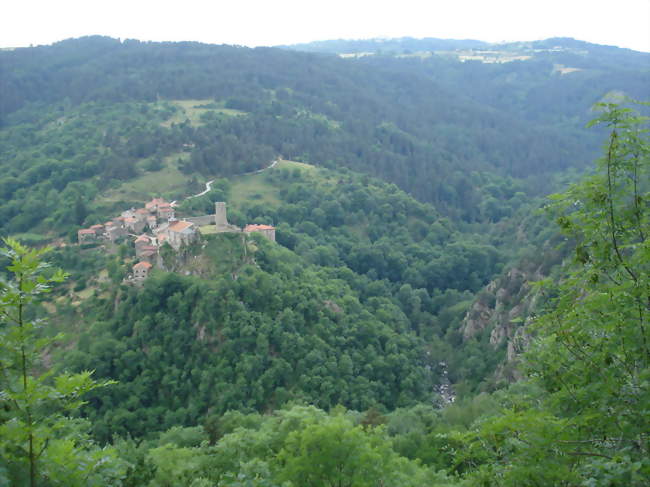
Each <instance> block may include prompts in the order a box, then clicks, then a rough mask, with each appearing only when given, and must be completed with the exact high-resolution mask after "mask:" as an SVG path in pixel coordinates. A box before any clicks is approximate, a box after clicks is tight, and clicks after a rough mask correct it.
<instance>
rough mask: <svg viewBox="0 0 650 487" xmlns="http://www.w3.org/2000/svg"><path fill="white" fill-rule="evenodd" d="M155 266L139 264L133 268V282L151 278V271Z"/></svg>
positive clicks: (145, 263) (143, 262)
mask: <svg viewBox="0 0 650 487" xmlns="http://www.w3.org/2000/svg"><path fill="white" fill-rule="evenodd" d="M152 267H153V266H152V265H151V263H149V262H145V261H142V262H138V263H137V264H135V265H134V266H133V280H134V281H143V280H144V279H146V278H147V277H149V271H151V268H152Z"/></svg>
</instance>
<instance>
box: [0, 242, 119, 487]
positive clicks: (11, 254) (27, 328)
mask: <svg viewBox="0 0 650 487" xmlns="http://www.w3.org/2000/svg"><path fill="white" fill-rule="evenodd" d="M5 243H6V244H7V246H8V248H6V249H2V255H3V256H4V257H7V258H8V259H9V260H10V262H11V263H10V265H9V266H8V267H7V270H8V271H9V272H10V273H11V274H12V278H11V279H8V280H4V279H3V280H2V281H0V374H1V375H0V485H7V484H9V485H30V486H32V487H33V486H35V485H52V486H54V485H61V486H82V485H84V486H86V485H88V486H90V485H97V486H99V485H106V483H107V482H109V483H110V482H111V481H112V480H115V479H117V478H119V477H121V475H122V474H123V470H124V469H123V468H122V462H119V461H117V459H116V458H115V455H114V450H113V449H112V448H100V447H98V446H96V445H95V444H94V443H93V442H92V441H91V439H90V437H89V435H88V426H89V425H88V424H87V423H86V422H84V421H79V420H74V419H71V417H70V415H71V414H72V413H73V412H74V411H76V410H78V409H79V408H80V407H81V405H82V404H83V399H82V396H83V395H84V394H85V393H87V392H89V391H91V390H92V389H95V388H97V387H100V386H103V385H106V384H107V382H104V383H97V382H95V381H94V380H93V379H92V378H91V372H88V371H85V372H81V373H78V374H61V375H56V376H55V375H53V374H52V372H45V373H40V374H39V373H38V372H39V371H40V370H42V369H41V364H40V362H41V359H42V357H43V355H44V354H45V352H46V350H47V347H48V346H49V345H51V344H52V342H53V339H47V338H41V333H40V330H39V329H40V328H41V327H42V325H43V323H42V322H40V321H39V320H35V319H31V314H30V311H31V310H30V305H31V304H32V303H33V302H34V301H35V300H36V299H38V297H39V296H40V295H42V294H43V293H46V292H48V291H49V290H50V286H51V285H52V284H54V283H57V282H60V281H62V280H63V279H64V277H65V275H64V274H63V273H62V272H61V271H51V269H49V268H48V266H47V265H46V264H44V263H43V262H41V256H42V255H43V254H44V253H45V251H46V250H47V249H45V250H32V249H28V248H26V247H24V246H22V245H20V244H19V243H18V242H16V241H14V240H11V239H8V240H7V241H6V242H5ZM57 338H58V337H57Z"/></svg>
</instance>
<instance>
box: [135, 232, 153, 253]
mask: <svg viewBox="0 0 650 487" xmlns="http://www.w3.org/2000/svg"><path fill="white" fill-rule="evenodd" d="M150 245H151V238H150V237H148V236H147V235H144V234H143V235H140V236H139V237H138V238H136V239H135V255H136V257H139V253H140V252H142V249H143V248H144V247H147V246H150Z"/></svg>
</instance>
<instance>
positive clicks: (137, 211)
mask: <svg viewBox="0 0 650 487" xmlns="http://www.w3.org/2000/svg"><path fill="white" fill-rule="evenodd" d="M135 212H136V213H146V214H147V215H148V214H149V210H147V209H146V208H138V209H137V210H135Z"/></svg>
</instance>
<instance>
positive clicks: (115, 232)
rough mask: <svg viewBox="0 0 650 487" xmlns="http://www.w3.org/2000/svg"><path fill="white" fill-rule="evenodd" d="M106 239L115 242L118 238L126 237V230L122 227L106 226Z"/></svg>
mask: <svg viewBox="0 0 650 487" xmlns="http://www.w3.org/2000/svg"><path fill="white" fill-rule="evenodd" d="M105 236H106V239H107V240H108V241H109V242H115V241H116V240H117V239H118V238H122V237H126V229H125V228H124V227H123V226H122V225H115V224H111V225H109V224H106V233H105Z"/></svg>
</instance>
